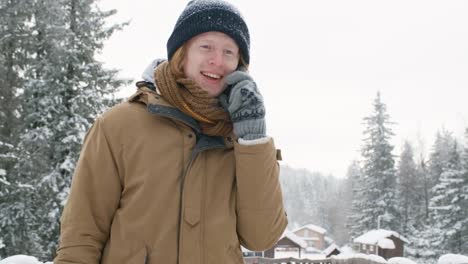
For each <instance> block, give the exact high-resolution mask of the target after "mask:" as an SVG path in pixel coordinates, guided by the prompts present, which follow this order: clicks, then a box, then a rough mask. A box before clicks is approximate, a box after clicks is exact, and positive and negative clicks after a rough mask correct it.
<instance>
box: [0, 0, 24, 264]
mask: <svg viewBox="0 0 468 264" xmlns="http://www.w3.org/2000/svg"><path fill="white" fill-rule="evenodd" d="M30 7H31V2H30V1H13V0H0V36H1V37H0V62H1V63H0V215H1V216H2V217H0V257H1V256H6V255H7V254H6V249H5V244H4V243H3V242H6V240H7V238H8V236H9V235H8V232H7V229H8V227H9V222H10V221H9V219H6V215H5V214H3V213H2V211H3V210H2V207H4V205H7V204H9V203H11V202H12V201H14V200H13V197H12V196H11V193H12V191H13V190H14V189H15V185H14V184H12V182H13V181H14V173H13V172H12V170H13V167H14V165H15V163H16V162H17V157H16V154H15V152H16V149H15V146H16V144H17V142H18V134H19V133H18V130H19V129H18V124H19V117H20V112H21V108H20V105H19V99H18V94H20V93H21V92H22V89H21V87H22V85H23V81H24V79H23V75H24V71H25V67H26V65H27V63H28V48H29V47H30V45H31V36H30V34H28V33H29V31H30V22H31V14H30V13H29V10H30Z"/></svg>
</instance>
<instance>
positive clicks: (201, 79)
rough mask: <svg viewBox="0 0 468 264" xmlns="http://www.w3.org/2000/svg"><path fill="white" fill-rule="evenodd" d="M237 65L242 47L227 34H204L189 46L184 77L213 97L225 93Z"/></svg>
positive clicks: (185, 59) (193, 39) (190, 41)
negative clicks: (228, 77) (227, 77)
mask: <svg viewBox="0 0 468 264" xmlns="http://www.w3.org/2000/svg"><path fill="white" fill-rule="evenodd" d="M238 63H239V47H238V46H237V44H236V42H235V41H234V40H233V39H232V38H231V37H229V36H228V35H226V34H224V33H221V32H215V31H210V32H205V33H202V34H199V35H197V36H195V37H193V38H192V39H190V40H189V41H188V42H187V49H186V53H185V58H184V63H183V65H184V73H185V75H186V76H187V77H188V78H190V79H192V80H194V81H195V83H196V84H198V86H200V88H201V89H203V90H205V91H206V92H208V94H209V95H210V96H212V97H217V96H218V95H219V94H221V93H222V92H223V90H224V88H225V87H224V86H225V77H226V76H227V75H228V74H230V73H232V72H233V71H235V70H236V69H237V65H238Z"/></svg>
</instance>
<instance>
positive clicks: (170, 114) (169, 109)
mask: <svg viewBox="0 0 468 264" xmlns="http://www.w3.org/2000/svg"><path fill="white" fill-rule="evenodd" d="M137 86H138V90H137V91H136V92H135V93H134V94H133V95H132V96H130V98H129V99H128V101H129V102H139V103H143V104H145V105H146V108H147V110H148V112H150V113H152V114H156V115H159V116H163V117H167V118H171V119H174V120H177V121H180V122H182V123H184V124H185V125H187V126H189V127H190V128H192V129H193V131H194V132H195V133H196V135H197V146H196V151H197V152H201V151H203V150H205V149H211V148H231V147H233V142H232V138H231V137H227V138H224V137H221V136H207V135H205V134H203V133H202V131H201V127H200V125H199V124H198V122H197V120H195V119H194V118H192V117H191V116H188V115H187V114H185V113H183V112H182V111H180V110H179V109H177V108H175V107H174V106H172V105H171V104H169V103H168V102H167V101H166V100H164V98H162V96H161V95H160V94H158V93H157V92H156V89H155V87H154V86H153V87H151V83H142V82H138V83H137Z"/></svg>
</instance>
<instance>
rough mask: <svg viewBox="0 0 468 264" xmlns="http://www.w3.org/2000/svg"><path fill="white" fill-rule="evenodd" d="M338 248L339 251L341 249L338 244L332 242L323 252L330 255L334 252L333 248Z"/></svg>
mask: <svg viewBox="0 0 468 264" xmlns="http://www.w3.org/2000/svg"><path fill="white" fill-rule="evenodd" d="M335 249H337V250H338V251H340V249H339V248H338V246H337V245H336V244H335V243H333V244H331V245H330V246H328V247H327V248H326V249H325V250H323V254H325V255H326V256H328V255H330V253H332V252H333V250H335Z"/></svg>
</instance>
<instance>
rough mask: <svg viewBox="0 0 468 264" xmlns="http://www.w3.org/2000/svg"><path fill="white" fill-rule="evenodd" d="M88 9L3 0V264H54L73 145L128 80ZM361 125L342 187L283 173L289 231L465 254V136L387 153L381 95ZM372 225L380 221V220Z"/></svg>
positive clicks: (422, 256)
mask: <svg viewBox="0 0 468 264" xmlns="http://www.w3.org/2000/svg"><path fill="white" fill-rule="evenodd" d="M114 13H115V10H111V11H102V10H100V9H99V8H97V6H96V2H95V1H94V0H67V1H65V0H41V1H14V0H0V62H1V63H0V259H1V258H4V257H8V256H12V255H16V254H26V255H31V256H35V257H37V258H39V259H42V260H52V259H53V257H54V255H55V250H56V247H57V243H58V236H59V228H60V222H59V218H60V215H61V212H62V208H63V206H64V201H65V200H66V197H67V195H68V192H69V187H70V182H71V177H72V175H73V171H74V166H75V163H76V161H77V159H78V156H79V151H80V147H81V143H82V141H83V138H84V136H85V134H86V131H87V130H88V129H89V127H90V126H91V124H92V123H93V120H94V119H95V118H96V117H97V116H98V115H99V114H100V113H102V112H103V111H104V110H105V109H107V108H109V107H111V106H112V105H114V104H116V103H118V101H119V99H116V98H115V96H114V94H115V93H116V92H117V91H118V90H119V88H120V87H123V86H124V85H130V83H129V81H127V80H124V79H121V78H119V77H118V72H117V71H116V70H111V69H106V68H104V67H103V63H102V62H100V61H97V60H96V58H95V56H96V53H98V52H99V51H100V50H102V48H103V42H104V41H105V40H106V39H108V38H109V37H110V36H111V35H112V34H113V33H114V32H115V31H117V30H123V29H124V28H125V24H124V23H122V24H113V25H108V24H106V22H105V21H106V18H108V17H109V16H112V15H113V14H114ZM369 104H372V105H373V111H372V112H371V113H369V115H368V116H366V117H363V121H364V123H365V126H366V128H365V130H364V131H363V133H362V137H363V141H362V146H361V159H359V160H356V161H354V162H352V163H351V164H350V165H349V169H348V173H347V175H346V177H345V178H343V179H341V178H335V177H333V176H329V175H323V174H321V173H319V172H310V171H307V170H304V169H294V168H291V167H288V166H287V165H283V166H282V170H281V177H280V179H281V184H282V187H283V195H284V203H285V206H286V210H287V213H288V217H289V222H290V226H289V228H290V229H292V228H294V227H297V226H300V225H304V224H308V223H314V224H317V225H320V226H322V227H324V228H326V229H327V230H328V231H329V233H330V235H331V236H332V237H333V238H334V239H335V241H336V242H337V243H339V244H340V245H346V244H350V243H351V241H352V239H353V238H355V237H357V236H359V235H361V234H363V233H364V232H366V231H368V230H371V229H376V228H377V225H378V222H380V227H381V228H384V229H390V230H394V231H397V232H399V233H400V234H402V235H403V236H405V237H406V238H407V239H408V240H409V241H411V244H410V245H407V246H406V249H405V254H406V255H407V257H409V258H412V259H414V260H417V261H418V262H419V263H432V262H434V261H435V260H436V259H437V258H438V257H439V256H440V255H441V254H445V253H456V254H467V252H468V128H467V130H466V133H465V138H461V139H460V138H456V137H455V136H453V134H452V133H451V132H450V131H446V130H441V131H434V134H436V139H435V141H434V142H432V148H431V151H430V153H428V154H427V155H424V154H422V153H416V151H415V150H414V145H413V144H414V142H406V143H405V145H404V147H403V150H402V151H401V153H395V146H393V145H392V144H391V143H390V142H391V139H392V137H393V136H394V133H393V132H392V126H394V125H395V124H394V123H393V122H396V123H397V122H398V120H391V116H390V114H389V113H390V112H391V109H389V110H387V109H386V105H385V103H384V102H383V100H382V99H381V96H380V94H379V93H378V94H377V95H376V98H375V100H374V101H373V102H369ZM356 125H359V124H356ZM378 220H380V221H378Z"/></svg>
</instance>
